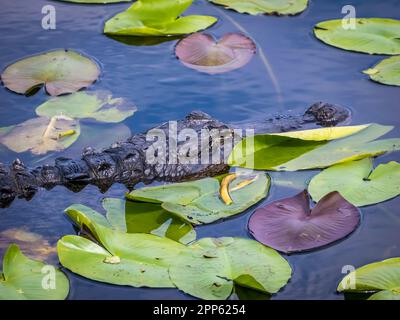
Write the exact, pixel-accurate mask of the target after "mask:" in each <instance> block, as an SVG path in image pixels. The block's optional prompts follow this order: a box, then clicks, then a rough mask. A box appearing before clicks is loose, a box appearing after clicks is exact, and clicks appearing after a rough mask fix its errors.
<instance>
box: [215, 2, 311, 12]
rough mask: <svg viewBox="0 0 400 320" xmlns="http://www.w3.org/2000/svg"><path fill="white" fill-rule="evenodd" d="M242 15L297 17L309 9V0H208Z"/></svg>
mask: <svg viewBox="0 0 400 320" xmlns="http://www.w3.org/2000/svg"><path fill="white" fill-rule="evenodd" d="M208 1H210V2H212V3H215V4H219V5H222V6H225V7H227V8H228V9H232V10H235V11H237V12H240V13H249V14H252V15H257V14H277V15H295V14H299V13H301V12H303V11H304V10H306V9H307V6H308V0H252V1H249V0H208Z"/></svg>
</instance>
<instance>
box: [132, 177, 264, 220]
mask: <svg viewBox="0 0 400 320" xmlns="http://www.w3.org/2000/svg"><path fill="white" fill-rule="evenodd" d="M244 181H252V182H251V183H250V184H248V185H246V186H244V187H243V188H240V189H238V190H234V191H232V190H233V188H235V187H236V186H238V185H239V184H240V183H242V182H244ZM220 187H221V186H220V181H219V180H218V179H216V178H206V179H201V180H197V181H193V182H182V183H173V184H167V185H161V186H155V187H146V188H142V189H138V190H134V191H132V192H131V193H129V194H127V198H128V199H130V200H134V201H144V202H151V203H161V206H162V208H163V209H165V210H166V211H169V212H172V213H174V214H176V215H177V216H179V217H181V218H183V219H185V220H186V221H188V222H190V223H193V224H203V223H211V222H214V221H216V220H219V219H222V218H227V217H230V216H233V215H235V214H238V213H241V212H243V211H245V210H246V209H248V208H250V207H251V206H252V205H254V204H256V203H257V202H258V201H260V200H261V199H263V198H265V197H266V196H267V194H268V191H269V187H270V178H269V176H268V175H267V174H264V173H259V174H257V175H256V176H253V177H252V176H246V175H239V176H238V178H237V179H235V180H234V181H233V182H232V184H231V185H230V187H229V188H230V190H231V191H230V196H231V197H232V200H233V203H232V204H229V205H228V204H226V203H225V202H224V201H223V200H222V199H221V196H220V192H219V190H220Z"/></svg>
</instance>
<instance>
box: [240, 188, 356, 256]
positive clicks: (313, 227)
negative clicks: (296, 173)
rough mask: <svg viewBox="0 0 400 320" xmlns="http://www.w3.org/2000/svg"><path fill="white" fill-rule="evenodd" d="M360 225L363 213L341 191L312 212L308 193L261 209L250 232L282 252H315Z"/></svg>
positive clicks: (304, 192) (253, 217)
mask: <svg viewBox="0 0 400 320" xmlns="http://www.w3.org/2000/svg"><path fill="white" fill-rule="evenodd" d="M359 222H360V212H359V210H358V209H357V208H356V207H355V206H353V205H352V204H351V203H349V202H348V201H346V199H344V198H343V197H342V196H341V195H340V194H339V193H338V192H332V193H330V194H328V195H326V196H325V197H323V198H322V199H321V200H320V201H319V202H318V203H317V205H316V206H315V207H314V208H313V209H312V210H310V203H309V197H308V194H307V192H306V191H303V192H301V193H299V194H298V195H296V196H294V197H291V198H286V199H283V200H278V201H275V202H272V203H270V204H268V205H267V206H265V207H262V208H259V209H257V210H256V211H255V213H254V214H253V215H252V216H251V217H250V220H249V226H248V227H249V231H250V233H251V234H252V235H253V236H254V237H255V238H256V240H258V241H260V242H261V243H263V244H265V245H267V246H269V247H271V248H274V249H276V250H278V251H282V252H286V253H289V252H299V251H305V250H312V249H316V248H319V247H322V246H325V245H327V244H330V243H332V242H335V241H337V240H339V239H342V238H344V237H346V236H347V235H348V234H350V233H351V232H353V231H354V229H355V228H356V227H357V226H358V224H359Z"/></svg>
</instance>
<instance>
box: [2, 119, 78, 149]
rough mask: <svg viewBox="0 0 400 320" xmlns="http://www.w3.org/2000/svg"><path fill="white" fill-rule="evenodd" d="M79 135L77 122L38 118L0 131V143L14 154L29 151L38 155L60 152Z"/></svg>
mask: <svg viewBox="0 0 400 320" xmlns="http://www.w3.org/2000/svg"><path fill="white" fill-rule="evenodd" d="M79 135H80V125H79V122H78V121H77V120H74V119H71V118H69V117H65V116H55V117H52V118H48V117H39V118H33V119H30V120H27V121H25V122H22V123H20V124H18V125H15V126H12V127H7V128H6V129H5V130H3V132H1V131H0V143H2V144H4V145H5V146H6V147H7V148H8V149H10V150H12V151H14V152H18V153H20V152H26V151H30V152H31V153H33V154H37V155H39V154H45V153H47V152H50V151H62V150H64V149H66V148H68V147H69V146H71V145H72V144H73V143H74V142H75V141H76V140H77V139H78V137H79Z"/></svg>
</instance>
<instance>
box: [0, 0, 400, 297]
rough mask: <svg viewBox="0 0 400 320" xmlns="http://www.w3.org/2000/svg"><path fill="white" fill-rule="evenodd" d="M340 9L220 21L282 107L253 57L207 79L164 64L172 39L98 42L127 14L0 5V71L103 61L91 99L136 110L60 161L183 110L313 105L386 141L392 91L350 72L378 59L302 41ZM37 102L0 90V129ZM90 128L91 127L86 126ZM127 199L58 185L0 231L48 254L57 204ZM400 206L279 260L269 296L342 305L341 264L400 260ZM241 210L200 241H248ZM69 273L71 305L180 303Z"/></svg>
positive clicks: (4, 213)
mask: <svg viewBox="0 0 400 320" xmlns="http://www.w3.org/2000/svg"><path fill="white" fill-rule="evenodd" d="M46 4H52V5H54V6H55V8H56V10H57V29H56V30H52V31H45V30H43V29H42V28H41V19H42V14H41V8H42V7H43V6H44V5H46ZM346 4H349V1H322V0H319V1H317V0H314V1H311V4H310V7H309V9H308V10H307V11H306V12H304V13H303V14H301V15H300V16H296V17H271V16H248V15H241V14H238V13H235V12H232V11H224V12H225V13H226V14H228V15H229V17H231V18H233V19H234V20H235V21H236V22H238V23H239V24H240V25H242V26H243V27H245V28H246V29H247V31H248V32H249V33H250V35H251V36H252V37H253V38H254V39H255V40H256V41H257V42H258V45H259V46H261V47H262V48H263V49H264V51H265V53H266V55H267V57H268V60H269V62H270V64H271V65H272V68H273V70H274V74H275V76H276V79H277V82H278V84H279V87H280V90H281V95H282V97H281V99H280V98H279V97H278V95H277V93H276V88H275V86H274V85H273V83H272V81H271V80H270V78H269V77H268V75H267V73H266V71H265V68H264V66H263V64H262V62H261V60H260V58H259V57H256V58H254V59H253V60H252V61H251V62H250V63H249V64H248V65H247V66H246V67H244V68H242V69H240V70H237V71H234V72H231V73H226V74H223V75H216V76H210V75H207V74H202V73H197V72H195V71H194V70H191V69H187V68H185V67H183V66H182V65H181V64H180V63H179V61H178V60H176V59H175V57H174V55H173V48H174V45H175V42H174V41H172V42H166V43H163V44H160V45H157V46H129V45H127V44H123V43H120V42H117V41H114V40H112V39H109V38H107V37H106V36H104V35H102V26H103V23H104V21H105V20H107V19H108V18H110V17H111V16H112V15H113V14H115V13H116V12H118V11H121V10H123V9H124V8H126V7H128V6H129V4H118V5H109V6H101V5H99V6H88V5H73V4H68V3H62V2H55V1H44V0H30V1H26V0H2V2H1V12H0V19H1V24H0V42H1V51H0V67H1V68H3V67H4V66H6V65H8V64H9V63H11V62H13V61H15V60H17V59H19V58H22V57H24V56H27V55H31V54H35V53H38V52H43V51H47V50H50V49H55V48H70V49H75V50H79V51H81V52H83V53H85V54H88V55H90V56H92V57H95V58H96V59H97V60H98V61H99V62H100V63H101V66H102V75H101V78H100V81H98V82H97V83H96V84H95V85H94V86H93V87H92V88H93V89H96V90H97V89H107V90H110V91H112V92H113V94H114V95H115V96H120V97H126V98H128V99H130V100H131V101H133V102H135V103H136V104H137V106H138V108H139V112H137V113H136V114H135V115H134V116H133V117H132V118H129V119H128V120H126V121H125V122H124V125H125V126H126V127H124V126H122V125H120V126H118V129H117V127H113V126H110V125H103V126H101V127H100V128H99V127H97V131H96V132H97V137H93V136H92V135H88V136H87V137H86V138H84V141H80V142H78V145H77V146H75V147H74V148H73V149H72V150H69V151H68V154H69V155H71V154H72V155H75V156H78V154H79V152H80V150H79V149H80V148H81V147H83V146H84V145H85V144H92V145H100V146H101V145H104V144H108V143H111V142H112V141H113V140H117V138H116V137H115V135H119V136H121V137H123V136H125V135H127V134H128V133H129V132H128V131H127V130H128V129H127V127H129V128H130V130H131V131H132V132H140V131H144V130H146V129H148V128H150V127H151V126H153V125H157V124H159V123H161V122H164V121H167V120H172V119H178V118H182V117H183V116H184V115H185V114H186V113H188V112H189V111H191V110H193V109H201V110H203V111H206V112H208V113H210V114H211V115H213V116H214V117H216V118H219V119H221V120H222V121H227V122H229V121H239V120H246V119H248V120H251V119H257V118H259V117H260V116H266V115H268V114H270V113H275V112H282V110H288V109H292V108H295V109H298V108H300V109H302V108H305V107H307V106H308V105H310V104H311V103H312V102H314V101H317V100H324V101H328V102H331V103H338V104H342V105H346V106H349V107H351V108H352V110H353V111H354V115H353V123H356V124H360V123H370V122H377V123H381V124H391V125H395V126H396V129H395V130H393V132H391V133H390V134H389V135H390V136H399V135H400V129H399V128H400V120H399V117H398V114H399V108H400V89H399V88H398V87H390V86H384V85H379V84H377V83H374V82H372V81H369V80H368V78H367V77H366V76H365V75H363V74H361V73H360V72H361V71H362V70H364V69H366V68H368V67H370V66H372V65H374V64H375V63H376V62H377V61H379V60H380V59H381V58H382V57H381V56H369V55H364V54H358V53H351V52H346V51H342V50H338V49H335V48H333V47H329V46H326V45H324V44H322V43H320V42H319V41H318V40H316V39H315V38H314V37H313V35H312V26H313V25H314V24H315V23H317V22H319V21H322V20H326V19H333V18H340V17H341V16H342V15H341V8H342V7H343V6H344V5H346ZM351 4H352V5H354V6H355V7H356V10H357V15H358V16H359V17H388V18H396V19H399V18H400V1H399V0H386V1H380V2H377V1H373V0H368V1H367V0H357V1H356V0H353V1H351ZM188 13H196V14H208V15H214V16H217V17H219V18H220V20H219V22H218V24H216V25H215V26H213V27H212V28H211V29H209V32H210V33H212V34H213V35H215V36H217V37H219V36H222V35H223V34H225V33H226V32H232V31H233V32H234V31H238V30H237V28H236V26H235V25H234V24H232V23H231V21H229V20H228V19H227V18H226V17H224V16H221V12H220V11H217V10H216V7H215V6H213V5H211V4H209V3H207V2H206V1H197V2H196V3H195V4H194V5H193V6H192V7H191V8H190V9H189V11H188ZM47 99H48V96H46V95H45V94H44V93H43V92H40V93H38V94H36V95H35V96H33V97H29V98H27V97H24V96H20V95H16V94H14V93H12V92H10V91H7V90H6V89H4V88H0V127H3V126H8V125H12V124H16V123H20V122H22V121H25V120H28V119H30V118H32V117H34V116H35V108H36V106H38V105H39V104H41V103H42V102H44V101H46V100H47ZM90 127H91V128H92V129H93V125H90ZM93 130H94V129H93ZM103 140H104V141H103ZM102 142H103V143H102ZM0 156H1V158H0V160H1V161H2V162H10V161H11V160H12V159H14V158H15V157H16V156H17V155H16V154H13V153H12V152H10V151H7V150H5V149H4V148H2V149H0ZM18 157H20V158H22V159H23V160H25V161H26V162H27V163H28V164H33V163H34V162H36V161H38V160H40V159H39V158H34V157H32V156H30V155H28V154H22V155H18ZM389 160H396V161H399V160H400V156H399V154H398V153H397V154H391V155H386V156H383V157H380V158H379V159H378V161H377V162H387V161H389ZM313 174H314V173H313V172H306V173H288V174H284V175H283V174H274V175H273V177H275V178H279V179H289V180H290V179H294V180H296V181H300V182H302V181H303V180H306V179H308V178H310V177H311V176H312V175H313ZM300 184H301V183H300ZM125 191H126V189H125V187H123V186H120V185H115V186H113V187H112V188H111V189H110V190H109V191H108V192H107V194H105V195H104V194H101V193H100V192H99V191H98V190H97V189H96V188H95V187H92V186H88V187H87V188H86V189H85V190H83V191H82V192H81V193H78V194H73V193H72V192H70V191H68V190H66V189H64V188H62V187H58V188H55V189H53V190H52V191H50V192H40V193H39V194H38V195H36V196H35V198H34V199H33V200H32V201H31V202H25V201H22V200H17V201H15V202H14V203H13V205H12V206H11V207H10V208H8V209H5V210H1V211H0V232H1V231H3V230H6V229H9V228H12V227H25V228H27V229H28V230H30V231H32V232H35V233H38V234H41V235H43V236H44V237H45V238H47V239H48V240H49V241H50V242H51V243H53V244H54V243H56V241H57V239H58V238H59V237H61V236H63V235H65V234H71V233H74V230H73V228H72V226H71V224H70V223H69V222H68V221H67V219H66V218H65V217H64V215H63V210H64V209H65V208H66V207H67V206H69V205H70V204H72V203H82V204H85V205H89V206H92V207H94V208H98V209H100V203H101V200H102V198H103V197H106V196H112V197H122V196H123V194H124V192H125ZM296 192H298V190H294V189H288V188H284V187H279V186H273V187H272V190H271V193H270V195H269V197H268V199H266V200H265V201H264V203H266V202H270V201H272V200H276V199H278V198H282V197H285V196H289V195H293V194H295V193H296ZM259 205H261V203H260V204H259ZM399 205H400V198H396V199H394V200H391V201H388V202H385V203H382V204H379V205H376V206H371V207H367V208H362V216H363V220H362V224H361V226H360V227H359V228H358V229H357V230H356V231H355V232H354V233H353V234H352V235H351V236H350V237H348V238H347V239H345V240H344V241H341V242H339V243H337V244H334V245H332V246H330V247H328V248H324V249H323V250H319V251H314V252H312V253H307V254H299V255H292V256H288V257H286V258H287V259H288V260H289V262H290V264H291V265H292V267H293V271H294V274H293V277H292V279H291V281H290V283H289V284H288V285H287V286H286V287H285V288H284V289H283V290H282V291H281V292H279V293H278V294H277V295H275V296H274V297H273V298H274V299H343V296H342V295H337V294H336V293H335V288H336V286H337V284H338V282H339V281H340V279H341V278H342V276H343V275H342V274H341V270H342V267H343V266H344V265H354V266H355V267H358V266H361V265H364V264H367V263H370V262H373V261H376V260H382V259H386V258H389V257H394V256H400V246H399V244H400V233H399V230H400V212H399ZM251 212H252V210H249V211H248V212H246V213H244V214H242V215H239V216H237V217H234V218H232V219H230V220H227V221H224V222H220V223H215V224H212V225H208V226H204V227H200V228H197V232H198V237H204V236H213V237H219V236H237V237H249V235H248V233H247V231H246V222H247V220H248V218H249V215H250V214H251ZM0 241H1V240H0ZM3 252H4V250H3V251H2V252H1V253H0V254H1V255H2V254H3ZM67 273H68V276H69V279H70V281H71V292H70V295H69V298H70V299H85V298H89V299H103V298H106V299H173V298H178V299H188V298H190V297H188V296H187V295H185V294H183V293H181V292H179V291H178V290H175V289H162V290H160V289H136V288H130V287H118V286H112V285H107V284H101V283H97V282H93V281H90V280H87V279H84V278H82V277H79V276H77V275H74V274H72V273H70V272H67Z"/></svg>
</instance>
